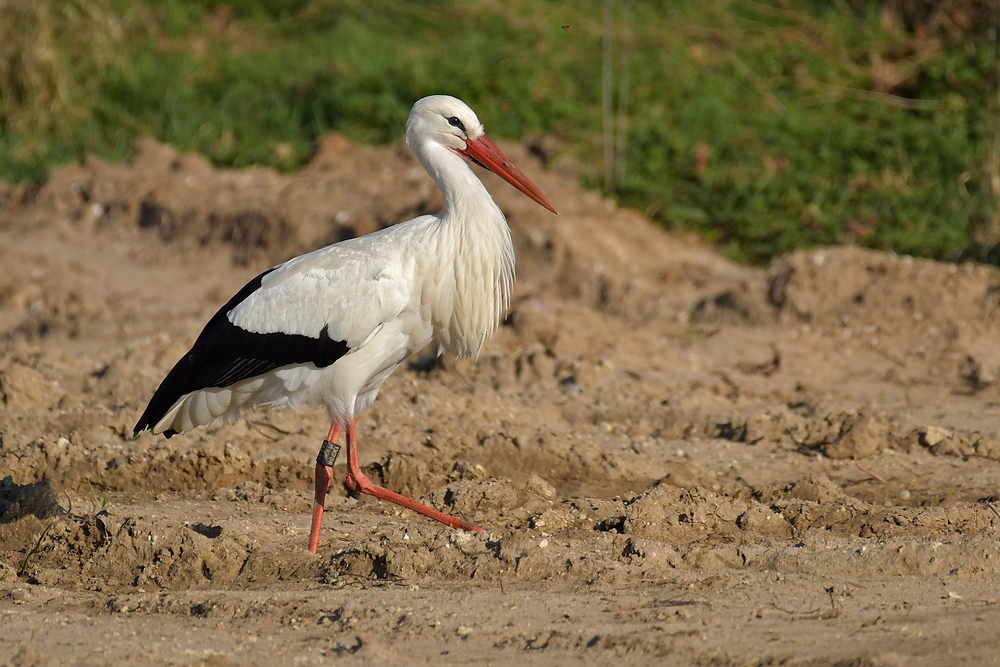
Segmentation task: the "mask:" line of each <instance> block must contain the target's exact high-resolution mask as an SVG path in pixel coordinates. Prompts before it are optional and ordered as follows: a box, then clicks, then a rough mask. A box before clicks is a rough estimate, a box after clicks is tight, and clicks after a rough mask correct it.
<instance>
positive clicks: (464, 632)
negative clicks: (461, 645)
mask: <svg viewBox="0 0 1000 667" xmlns="http://www.w3.org/2000/svg"><path fill="white" fill-rule="evenodd" d="M455 634H456V635H458V636H459V637H461V638H462V639H466V638H467V637H468V636H469V635H471V634H472V628H470V627H466V626H464V625H460V626H458V629H457V630H455Z"/></svg>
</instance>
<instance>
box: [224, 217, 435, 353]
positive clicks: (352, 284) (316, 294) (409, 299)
mask: <svg viewBox="0 0 1000 667" xmlns="http://www.w3.org/2000/svg"><path fill="white" fill-rule="evenodd" d="M384 231H385V232H388V231H390V230H384ZM373 236H374V237H375V238H372V237H373ZM390 236H392V235H389V234H384V233H378V234H374V235H369V236H367V237H361V238H358V239H351V240H349V241H345V242H342V243H338V244H336V245H332V246H328V247H326V248H321V249H320V250H316V251H314V252H311V253H308V254H305V255H301V256H299V257H296V258H295V259H292V260H289V261H288V262H285V263H284V264H280V265H278V266H277V267H275V269H274V270H273V271H271V272H270V273H268V274H267V275H265V276H264V277H263V279H262V281H261V286H260V288H259V289H257V290H256V291H255V292H254V293H253V294H251V295H250V296H249V297H247V298H246V299H244V300H243V301H242V302H240V303H239V304H237V305H236V306H235V307H234V308H233V309H232V310H230V311H229V314H228V318H229V321H230V322H232V323H233V324H234V325H236V326H238V327H240V328H241V329H244V330H246V331H250V332H253V333H278V332H280V333H286V334H298V335H303V336H309V337H311V338H318V337H319V335H320V332H321V331H322V330H323V328H324V327H326V328H327V334H328V335H329V337H330V338H331V339H332V340H335V341H346V342H347V345H348V347H349V348H351V349H355V348H357V347H360V346H361V345H363V344H364V343H365V342H366V341H367V340H368V339H369V338H370V337H371V336H372V335H374V333H375V332H376V331H378V329H379V327H381V326H382V325H383V324H385V323H387V322H390V321H392V320H393V319H394V318H396V317H398V316H399V315H400V313H402V312H403V311H405V310H406V309H407V308H409V307H410V306H411V303H414V302H415V301H416V299H414V298H413V297H414V294H413V291H414V290H413V288H412V287H411V285H412V282H413V281H412V277H411V276H409V275H407V274H408V273H410V272H411V271H412V267H407V266H404V265H403V260H402V259H401V253H400V252H399V248H398V247H397V246H396V244H394V243H391V242H390V243H386V241H391V240H392V239H391V238H388V237H390ZM380 241H381V242H380Z"/></svg>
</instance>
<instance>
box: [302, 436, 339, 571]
mask: <svg viewBox="0 0 1000 667" xmlns="http://www.w3.org/2000/svg"><path fill="white" fill-rule="evenodd" d="M338 440H340V424H338V423H337V422H333V424H331V425H330V432H329V433H327V434H326V441H325V442H324V443H323V446H324V448H325V447H326V443H327V442H330V443H333V444H336V443H337V441H338ZM320 451H321V452H322V451H323V450H320ZM334 456H336V455H334ZM332 480H333V466H328V465H324V464H323V462H322V461H320V460H318V459H317V461H316V496H315V500H314V502H313V518H312V527H311V528H310V529H309V551H311V552H313V553H316V548H317V547H318V546H319V529H320V526H321V525H322V524H323V504H324V503H325V502H326V492H327V489H329V488H330V482H331V481H332Z"/></svg>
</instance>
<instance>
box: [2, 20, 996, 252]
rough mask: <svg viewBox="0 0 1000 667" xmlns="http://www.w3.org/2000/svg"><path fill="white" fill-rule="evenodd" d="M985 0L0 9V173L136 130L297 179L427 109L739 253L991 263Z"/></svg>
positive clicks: (17, 176) (40, 164) (109, 149)
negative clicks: (331, 139)
mask: <svg viewBox="0 0 1000 667" xmlns="http://www.w3.org/2000/svg"><path fill="white" fill-rule="evenodd" d="M998 5H1000V0H885V1H883V2H861V1H858V0H838V1H828V2H804V1H802V2H795V1H792V0H784V1H783V0H761V1H759V2H751V1H747V0H697V1H695V0H691V1H684V0H678V1H675V2H640V1H638V0H580V1H578V2H558V1H546V0H504V1H503V2H500V1H487V2H447V1H442V0H435V1H428V2H397V1H394V0H393V1H389V0H231V1H230V2H225V3H222V2H194V1H184V0H174V1H166V2H154V1H151V0H129V1H125V0H33V1H27V0H0V179H3V180H6V181H7V182H9V183H30V182H33V181H37V180H39V179H42V178H44V174H45V173H46V171H47V170H48V169H49V168H50V167H52V166H54V165H57V164H60V163H65V162H69V161H73V160H78V159H80V158H81V156H83V155H84V154H94V155H98V156H101V157H104V158H106V159H111V160H122V159H125V158H127V157H128V155H129V154H130V152H131V150H132V147H133V142H134V140H135V139H136V137H138V136H153V137H156V138H158V139H160V140H162V141H165V142H169V143H170V144H173V145H174V146H176V147H177V148H178V149H180V150H184V151H198V152H200V153H202V154H204V155H206V156H207V157H209V158H210V159H211V160H212V161H213V162H214V163H215V164H217V165H220V166H234V167H240V166H245V165H250V164H265V165H270V166H273V167H275V168H277V169H282V170H289V169H295V168H296V167H297V166H299V165H301V164H302V163H303V162H304V161H305V160H307V159H308V157H309V155H310V153H311V152H312V151H313V150H314V149H315V147H316V145H317V141H318V139H319V137H321V136H322V135H323V134H324V133H327V132H331V131H338V132H342V133H343V134H345V135H346V136H347V137H349V138H350V139H352V140H354V141H359V142H368V143H384V142H392V141H396V140H398V139H400V138H401V136H402V133H403V124H404V122H405V120H406V117H407V114H408V112H409V109H410V106H411V105H412V103H413V102H414V101H415V100H416V99H418V98H420V97H422V96H424V95H427V94H432V93H449V94H453V95H456V96H458V97H460V98H462V99H464V100H465V101H466V102H468V103H469V104H470V105H471V106H472V107H473V108H474V109H475V110H476V111H477V112H478V113H479V115H480V116H481V117H482V118H483V119H484V120H485V123H486V127H487V130H488V131H489V133H490V134H491V136H493V137H494V138H496V137H504V138H508V139H519V140H524V141H526V143H527V144H528V145H529V146H530V147H531V149H532V151H533V152H534V153H536V154H537V155H538V156H539V157H540V158H541V159H542V160H543V161H545V162H547V163H550V164H554V163H557V162H558V164H560V165H561V166H562V167H565V168H568V169H570V170H571V171H572V172H573V173H575V174H576V175H577V176H578V177H579V178H580V179H582V181H583V182H584V183H585V184H586V185H587V186H589V187H593V188H595V189H600V190H602V191H604V192H605V193H606V194H607V195H609V196H611V197H614V198H615V199H617V200H618V201H619V202H620V203H622V204H624V205H627V206H630V207H633V208H635V209H637V210H639V211H642V212H644V213H645V214H646V215H648V216H650V217H651V218H653V219H654V220H656V221H658V222H660V223H661V224H663V225H664V226H666V227H669V228H672V229H675V230H680V231H682V232H687V233H695V234H698V235H700V236H701V237H703V238H705V239H707V240H708V241H710V242H712V243H715V244H717V245H718V246H719V247H720V248H721V249H722V250H723V252H725V253H726V254H727V255H728V256H729V257H732V258H734V259H736V260H739V261H743V262H752V263H760V262H766V261H767V260H769V259H770V258H771V257H773V256H775V255H776V254H780V253H784V252H788V251H790V250H792V249H794V248H797V247H808V246H813V245H818V244H829V243H840V242H854V243H858V244H861V245H864V246H868V247H874V248H881V249H887V250H894V251H897V252H900V253H909V254H914V255H919V256H925V257H933V258H938V259H947V260H952V261H954V260H961V259H975V260H980V261H988V262H992V263H996V262H997V261H998V257H1000V254H998V241H1000V215H998V193H1000V165H998V163H1000V126H998V119H1000V114H998V99H997V89H998V74H997V72H998V68H997V64H996V56H997V47H996V32H997V15H998ZM529 171H530V170H529Z"/></svg>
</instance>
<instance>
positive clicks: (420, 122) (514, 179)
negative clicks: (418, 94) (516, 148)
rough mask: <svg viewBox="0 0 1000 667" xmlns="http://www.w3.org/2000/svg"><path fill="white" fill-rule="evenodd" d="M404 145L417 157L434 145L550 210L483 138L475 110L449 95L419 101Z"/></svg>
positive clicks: (502, 155) (520, 175)
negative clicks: (459, 157)
mask: <svg viewBox="0 0 1000 667" xmlns="http://www.w3.org/2000/svg"><path fill="white" fill-rule="evenodd" d="M406 145H407V146H409V147H410V150H411V151H413V152H414V153H415V154H416V155H417V156H418V157H421V159H423V158H422V156H423V155H424V154H425V151H427V150H428V149H429V148H430V146H429V145H437V146H440V147H444V148H446V149H448V150H450V151H451V152H452V153H455V154H457V155H460V156H462V157H463V158H465V159H466V160H470V161H472V162H475V163H476V164H478V165H479V166H480V167H483V168H484V169H489V170H490V171H492V172H493V173H494V174H496V175H497V176H499V177H501V178H502V179H504V180H505V181H507V182H508V183H510V184H511V185H513V186H514V187H515V188H517V189H518V190H520V191H521V192H523V193H524V194H526V195H527V196H528V197H530V198H531V199H533V200H534V201H536V202H538V203H539V204H541V205H542V206H544V207H545V208H547V209H549V210H550V211H552V212H553V213H558V211H556V208H555V206H553V205H552V202H550V201H549V200H548V198H547V197H546V196H545V195H543V194H542V192H541V190H539V189H538V188H537V187H535V184H534V183H532V182H531V181H529V180H528V177H527V176H525V175H524V174H522V173H521V171H520V170H519V169H518V168H517V167H515V166H514V163H513V162H511V161H510V160H509V159H508V158H507V156H506V155H504V154H503V153H502V152H501V151H500V149H499V148H497V147H496V146H495V145H494V144H493V142H492V141H490V140H489V139H487V138H486V135H485V134H484V130H483V124H482V123H480V122H479V118H478V117H477V116H476V112H474V111H473V110H472V109H470V108H469V105H468V104H466V103H465V102H463V101H462V100H460V99H458V98H455V97H451V96H449V95H431V96H429V97H425V98H423V99H421V100H418V101H417V103H416V104H414V105H413V109H411V110H410V118H409V120H407V121H406Z"/></svg>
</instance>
